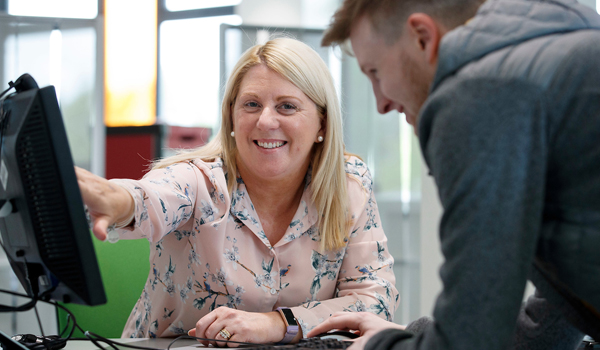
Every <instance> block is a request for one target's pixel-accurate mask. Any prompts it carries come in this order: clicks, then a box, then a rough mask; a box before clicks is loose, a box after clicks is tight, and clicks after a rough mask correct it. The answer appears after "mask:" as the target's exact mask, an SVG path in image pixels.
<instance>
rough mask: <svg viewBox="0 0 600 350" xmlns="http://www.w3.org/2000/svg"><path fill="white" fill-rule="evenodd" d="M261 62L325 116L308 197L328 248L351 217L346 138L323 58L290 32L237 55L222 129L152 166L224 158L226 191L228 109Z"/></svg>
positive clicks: (233, 168) (230, 161)
mask: <svg viewBox="0 0 600 350" xmlns="http://www.w3.org/2000/svg"><path fill="white" fill-rule="evenodd" d="M260 64H264V65H265V66H267V67H268V68H270V69H272V70H273V71H275V72H277V73H279V74H281V76H283V77H284V78H286V79H287V80H288V81H290V82H291V83H292V84H294V85H295V86H296V87H298V88H299V89H300V90H301V91H302V92H303V93H304V94H306V96H308V97H309V98H310V99H311V100H312V101H313V102H314V103H315V104H316V106H317V111H318V112H319V113H320V114H321V118H323V119H324V121H325V123H324V124H325V127H326V130H325V136H324V140H323V142H321V143H317V144H315V146H314V148H313V152H312V161H311V164H312V180H311V183H310V187H311V190H312V199H313V201H314V203H315V205H316V208H317V211H318V212H319V213H320V214H321V217H320V220H319V222H318V225H319V230H320V233H321V249H324V250H332V249H336V248H340V247H342V246H344V244H345V242H344V240H345V238H346V237H347V231H348V230H349V225H350V221H349V217H348V212H347V207H348V206H347V200H348V197H347V190H346V172H345V168H344V156H345V148H344V140H343V134H342V133H343V128H342V116H341V110H340V104H339V101H338V98H337V94H336V91H335V87H334V83H333V79H332V78H331V74H330V73H329V70H328V69H327V66H326V65H325V62H323V60H322V59H321V57H319V55H318V54H317V53H316V52H315V51H314V50H313V49H311V48H310V47H309V46H308V45H306V44H304V43H302V42H300V41H297V40H294V39H290V38H277V39H273V40H270V41H268V42H267V43H265V44H264V45H255V46H253V47H251V48H250V49H248V50H247V51H246V52H245V53H244V54H243V55H242V57H241V58H240V59H239V61H238V62H237V64H236V65H235V67H234V68H233V71H232V73H231V76H230V77H229V80H228V81H227V85H226V87H225V94H224V96H223V102H222V106H221V130H220V131H219V132H218V134H217V135H215V137H214V138H213V139H212V140H211V141H210V142H208V143H207V144H206V145H204V146H202V147H200V148H198V149H195V150H192V151H184V152H181V153H179V154H177V155H175V156H172V157H169V158H165V159H162V160H160V161H158V162H156V163H155V164H154V165H153V169H157V168H164V167H166V166H168V165H171V164H174V163H178V162H185V161H189V160H192V159H196V158H201V159H203V160H206V161H210V160H213V159H214V158H216V157H221V158H223V161H224V163H225V165H226V167H227V171H228V172H229V174H232V175H233V176H232V175H230V176H228V178H227V187H228V191H229V192H230V193H231V191H232V190H233V186H234V184H235V181H236V176H235V174H237V165H236V162H235V159H236V154H237V150H236V147H235V140H234V138H233V137H231V136H230V133H231V131H232V120H231V118H232V116H231V110H232V106H233V105H234V103H235V99H236V97H237V95H238V92H239V88H240V84H241V82H242V79H243V78H244V76H245V74H246V73H247V72H248V70H250V68H252V67H254V66H256V65H260Z"/></svg>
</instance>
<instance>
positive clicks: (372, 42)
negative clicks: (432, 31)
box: [350, 16, 432, 133]
mask: <svg viewBox="0 0 600 350" xmlns="http://www.w3.org/2000/svg"><path fill="white" fill-rule="evenodd" d="M350 42H351V43H352V50H353V51H354V55H355V56H356V59H357V60H358V63H359V65H360V68H361V70H362V71H363V73H365V74H366V75H367V77H369V79H370V80H371V84H372V85H373V92H374V93H375V99H376V100H377V111H378V112H379V113H381V114H385V113H387V112H389V111H391V110H394V109H395V110H397V111H398V112H400V113H404V114H405V115H406V121H407V122H408V123H409V124H410V125H412V126H413V128H415V133H416V128H417V116H418V114H419V110H420V109H421V106H422V105H423V103H424V102H425V99H427V95H428V91H429V84H430V83H431V79H432V77H431V76H430V74H428V68H429V67H428V66H427V63H426V62H424V60H423V59H422V58H421V57H422V54H421V53H420V51H419V45H418V42H417V41H416V40H415V39H414V38H413V37H411V36H410V35H409V34H407V29H406V26H405V30H403V34H402V35H401V37H400V38H399V39H398V40H397V41H396V42H395V43H393V44H391V45H390V44H389V43H387V42H386V41H385V39H384V38H383V35H382V34H381V33H377V32H376V31H375V29H374V28H373V27H372V25H371V21H370V19H369V18H367V17H366V16H362V17H361V18H360V19H359V20H358V22H357V23H356V24H354V26H353V28H352V31H351V32H350Z"/></svg>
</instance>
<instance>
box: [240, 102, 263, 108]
mask: <svg viewBox="0 0 600 350" xmlns="http://www.w3.org/2000/svg"><path fill="white" fill-rule="evenodd" d="M258 107H260V106H259V105H258V103H257V102H246V103H244V108H247V109H255V108H258Z"/></svg>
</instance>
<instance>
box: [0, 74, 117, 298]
mask: <svg viewBox="0 0 600 350" xmlns="http://www.w3.org/2000/svg"><path fill="white" fill-rule="evenodd" d="M10 85H11V87H14V88H15V90H16V91H15V92H14V93H12V94H9V95H6V96H5V97H4V99H2V98H1V97H0V233H1V235H0V237H1V242H2V246H3V249H4V250H5V252H6V255H7V256H8V260H9V262H10V265H11V267H12V269H13V271H14V272H15V274H16V275H17V277H18V278H19V280H20V282H21V284H22V285H23V288H25V291H26V292H27V293H28V294H29V295H30V296H32V297H34V298H36V299H45V300H50V299H52V300H56V301H60V302H65V303H77V304H84V305H99V304H104V303H106V296H105V293H104V287H103V285H102V280H101V277H100V270H99V268H98V262H97V260H96V254H95V252H94V247H93V243H92V237H91V233H90V229H89V224H88V220H87V217H86V213H85V209H84V205H83V201H82V198H81V193H80V191H79V186H78V184H77V178H76V176H75V170H74V167H73V160H72V158H71V152H70V149H69V144H68V141H67V136H66V132H65V128H64V124H63V120H62V116H61V113H60V109H59V106H58V102H57V99H56V92H55V90H54V87H53V86H48V87H44V88H41V89H40V88H38V85H37V83H36V82H35V80H33V78H32V77H31V76H29V75H28V74H24V75H23V76H21V77H20V78H19V79H17V80H16V81H15V83H12V82H11V83H10Z"/></svg>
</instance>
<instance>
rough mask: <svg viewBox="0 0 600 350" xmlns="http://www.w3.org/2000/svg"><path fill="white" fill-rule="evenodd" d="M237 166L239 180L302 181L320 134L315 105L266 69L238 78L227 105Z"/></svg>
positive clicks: (320, 129) (264, 67)
mask: <svg viewBox="0 0 600 350" xmlns="http://www.w3.org/2000/svg"><path fill="white" fill-rule="evenodd" d="M232 114H233V131H235V142H236V146H237V150H238V158H237V165H238V169H239V171H240V174H241V175H242V177H243V178H244V179H246V177H248V176H252V177H255V179H256V180H259V181H260V180H281V179H294V178H298V177H302V178H303V177H304V173H305V172H306V169H307V168H308V165H309V164H310V155H311V150H312V147H313V145H314V144H315V142H317V137H318V136H323V137H324V136H325V130H324V129H322V127H321V117H320V115H319V113H318V112H317V107H316V105H315V103H314V102H313V101H312V100H311V99H309V98H308V96H306V95H305V94H304V93H303V92H302V91H301V90H300V89H298V88H297V87H296V86H295V85H294V84H292V83H290V82H289V81H287V80H286V79H285V78H283V77H282V76H280V75H279V74H278V73H275V72H274V71H272V70H271V69H269V68H267V67H266V66H265V65H262V64H261V65H257V66H254V67H252V68H250V70H248V72H246V75H245V76H244V78H243V79H242V82H241V84H240V89H239V92H238V95H237V96H236V100H235V104H234V105H233V107H232Z"/></svg>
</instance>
